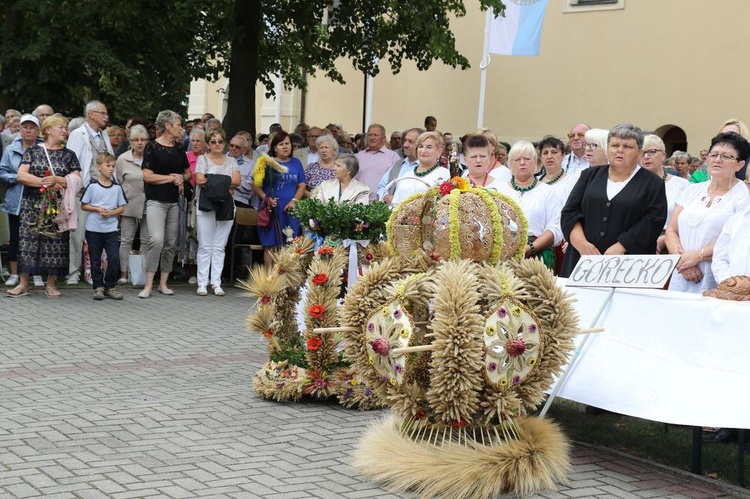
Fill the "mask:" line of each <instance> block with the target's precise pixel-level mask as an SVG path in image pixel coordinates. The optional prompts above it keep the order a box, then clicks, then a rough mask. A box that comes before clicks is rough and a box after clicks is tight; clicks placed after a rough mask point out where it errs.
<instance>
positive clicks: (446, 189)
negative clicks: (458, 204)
mask: <svg viewBox="0 0 750 499" xmlns="http://www.w3.org/2000/svg"><path fill="white" fill-rule="evenodd" d="M455 188H456V186H455V185H453V183H451V182H443V183H442V184H440V195H441V196H445V195H447V194H450V192H451V191H452V190H453V189H455Z"/></svg>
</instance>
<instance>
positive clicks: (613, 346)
mask: <svg viewBox="0 0 750 499" xmlns="http://www.w3.org/2000/svg"><path fill="white" fill-rule="evenodd" d="M566 281H567V280H566V279H559V280H558V282H559V284H561V285H562V286H563V287H565V289H566V290H567V291H568V292H570V293H571V294H572V295H574V297H575V298H576V300H577V301H576V303H575V308H576V310H577V311H578V313H579V315H580V319H581V321H580V327H581V328H587V327H590V326H591V321H592V320H593V319H594V317H595V315H596V313H597V312H598V310H599V309H600V307H601V305H602V303H603V302H604V301H606V300H607V297H608V295H609V291H610V290H609V288H581V287H572V286H565V282H566ZM597 326H598V327H603V328H605V331H604V332H601V333H592V334H591V337H590V338H589V339H588V341H587V342H586V344H585V345H584V347H583V349H582V350H581V353H580V356H579V357H578V359H577V361H576V362H575V363H574V366H573V368H572V370H571V372H570V374H569V375H568V377H567V379H566V381H565V383H564V385H563V387H562V390H561V391H560V392H559V394H558V396H560V397H563V398H566V399H569V400H573V401H576V402H580V403H583V404H588V405H592V406H596V407H600V408H602V409H607V410H609V411H612V412H616V413H619V414H626V415H628V416H635V417H639V418H644V419H649V420H652V421H660V422H664V423H672V424H680V425H690V426H714V427H724V428H750V411H748V402H747V400H746V399H745V392H746V390H747V388H748V387H750V362H748V359H749V358H750V302H735V301H726V300H718V299H715V298H706V297H703V296H701V295H695V294H688V293H680V292H676V291H663V290H644V289H622V288H621V289H617V290H616V291H615V292H614V295H613V296H612V299H611V301H610V303H609V304H608V305H607V306H606V308H605V309H604V312H603V314H602V316H601V317H600V319H599V321H598V323H597ZM582 342H583V335H579V336H578V337H577V338H576V345H577V347H580V345H581V344H582Z"/></svg>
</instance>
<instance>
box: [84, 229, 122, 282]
mask: <svg viewBox="0 0 750 499" xmlns="http://www.w3.org/2000/svg"><path fill="white" fill-rule="evenodd" d="M86 242H87V243H88V245H89V258H91V278H92V279H93V280H94V289H97V288H104V289H112V288H114V287H115V285H116V284H117V275H118V272H119V270H120V256H119V255H120V243H119V242H118V241H117V231H114V232H91V231H90V230H87V231H86ZM102 250H103V251H106V252H107V271H106V272H105V273H103V272H102Z"/></svg>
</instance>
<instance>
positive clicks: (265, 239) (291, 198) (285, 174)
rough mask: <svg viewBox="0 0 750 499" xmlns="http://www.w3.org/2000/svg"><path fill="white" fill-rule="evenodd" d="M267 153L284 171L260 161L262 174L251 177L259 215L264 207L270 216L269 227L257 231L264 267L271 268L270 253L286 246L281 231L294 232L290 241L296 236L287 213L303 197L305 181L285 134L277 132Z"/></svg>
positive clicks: (294, 223) (296, 224) (295, 223)
mask: <svg viewBox="0 0 750 499" xmlns="http://www.w3.org/2000/svg"><path fill="white" fill-rule="evenodd" d="M268 151H269V154H270V155H271V156H272V157H273V158H274V159H275V160H276V161H277V162H278V163H279V165H281V166H282V167H283V168H282V169H281V170H286V171H278V170H279V169H277V168H273V167H272V166H271V165H269V164H266V162H260V160H259V162H260V164H261V165H263V164H266V167H265V169H264V170H263V172H262V173H260V172H257V171H255V172H254V173H253V175H254V179H253V190H254V191H255V194H257V195H258V198H260V200H261V205H260V207H259V208H260V209H259V211H261V210H263V208H262V207H263V205H266V206H268V207H269V208H270V209H271V211H272V215H273V216H272V217H271V223H270V226H269V227H267V228H263V227H262V226H260V225H259V227H258V235H259V236H260V243H261V244H262V245H263V260H264V262H265V265H266V267H269V268H270V267H271V265H272V259H271V250H273V249H274V248H276V247H279V246H283V245H284V244H285V243H286V236H284V234H283V233H282V231H283V230H284V229H285V228H286V227H287V226H288V227H290V228H291V229H292V231H293V236H292V237H296V236H297V235H299V232H300V229H299V221H298V220H297V219H296V218H295V217H293V216H292V215H291V213H289V211H290V210H291V209H292V208H294V202H295V201H297V200H299V199H302V198H303V197H304V195H305V186H306V182H307V178H306V177H305V169H304V168H303V167H302V163H300V161H299V160H298V159H297V158H293V157H292V141H291V139H290V138H289V134H288V133H286V132H284V131H280V132H277V133H276V135H274V136H273V140H271V144H270V145H269V148H268ZM261 218H262V216H261Z"/></svg>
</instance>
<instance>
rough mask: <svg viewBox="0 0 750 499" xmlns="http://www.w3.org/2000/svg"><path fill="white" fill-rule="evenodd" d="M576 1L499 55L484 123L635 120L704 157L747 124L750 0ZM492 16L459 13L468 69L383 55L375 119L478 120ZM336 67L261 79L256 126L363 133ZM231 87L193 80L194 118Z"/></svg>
mask: <svg viewBox="0 0 750 499" xmlns="http://www.w3.org/2000/svg"><path fill="white" fill-rule="evenodd" d="M508 1H511V0H508ZM584 1H585V0H584ZM579 2H582V0H548V5H547V11H546V17H545V21H544V26H543V30H542V37H541V47H540V52H541V53H540V55H539V56H537V57H511V56H499V55H492V56H491V63H490V64H489V66H488V68H487V87H486V88H487V89H486V97H485V99H486V102H485V106H484V121H483V124H484V126H487V127H489V128H491V129H493V130H495V131H496V132H497V133H498V135H499V136H500V137H501V139H502V140H506V141H508V142H511V143H513V142H514V141H516V140H519V139H528V140H538V139H539V138H541V137H542V136H544V135H546V134H552V135H556V136H559V137H563V136H565V135H566V134H567V132H568V130H569V129H570V127H571V125H573V124H575V123H579V122H583V123H587V124H589V125H590V126H592V127H598V128H610V127H612V126H613V125H615V124H617V123H621V122H630V123H634V124H637V125H638V126H640V127H642V128H643V129H647V130H655V131H657V133H658V134H659V135H660V136H662V137H664V138H665V139H666V140H665V142H667V143H668V147H669V148H670V149H671V148H679V149H681V150H684V149H685V148H687V150H688V151H689V152H690V153H692V154H693V155H697V154H698V152H699V150H700V149H701V148H703V147H705V146H707V145H708V143H709V141H710V139H711V137H713V135H714V134H715V133H716V131H717V129H718V127H719V125H720V124H721V122H723V121H724V120H726V119H729V118H739V119H740V120H743V121H745V122H750V91H748V80H749V79H750V70H749V69H748V67H747V58H746V53H747V49H748V47H750V29H748V26H747V23H748V20H750V1H748V0H712V1H701V2H699V1H697V0H615V1H614V3H609V4H605V5H603V6H599V7H589V6H584V5H576V4H577V3H579ZM602 9H604V10H602ZM484 24H485V15H484V13H482V12H481V11H480V10H479V4H478V2H476V1H475V0H468V1H467V14H466V16H465V17H463V18H461V19H456V20H454V21H453V23H452V29H453V31H454V33H455V37H456V43H457V48H458V49H459V51H461V53H463V54H464V55H465V56H466V57H467V58H468V59H469V61H470V63H471V65H472V67H471V69H469V70H466V71H461V70H458V69H452V68H449V67H447V66H444V65H442V64H441V63H436V64H434V65H433V66H432V68H430V70H428V71H424V72H420V71H417V70H416V67H415V66H414V64H411V63H408V62H407V63H405V64H404V65H403V68H402V70H401V72H400V73H399V74H396V75H393V74H391V71H390V67H389V65H388V64H387V62H385V61H383V62H381V64H380V70H381V72H380V74H379V75H378V76H377V77H375V78H374V79H373V86H372V119H371V121H372V122H375V123H381V124H383V125H384V126H385V127H386V129H387V131H388V133H390V132H391V131H392V130H395V129H404V128H409V127H413V126H422V124H423V120H424V117H425V116H426V115H434V116H436V117H437V119H438V129H439V130H441V131H443V132H448V131H449V132H452V133H453V134H454V135H460V134H463V133H465V132H468V131H471V130H474V129H475V128H476V125H477V115H478V110H479V108H478V106H479V93H480V92H479V88H480V78H481V71H480V69H479V67H480V62H481V59H482V49H483V36H484ZM339 69H340V71H341V72H342V74H343V75H344V77H345V79H346V81H347V83H346V84H345V85H341V84H338V83H334V82H331V81H329V80H326V79H325V78H324V77H322V76H320V77H311V78H309V79H308V81H309V85H308V90H307V93H306V94H305V95H304V96H303V95H302V92H301V91H300V90H298V89H293V90H284V91H283V92H281V97H280V99H279V101H275V100H269V99H264V98H263V93H264V91H263V90H264V89H262V88H258V89H257V92H258V98H259V102H262V105H261V106H259V107H260V108H259V109H258V112H257V116H256V123H257V128H258V130H259V131H265V130H267V129H268V126H269V125H270V124H271V123H273V122H275V121H279V122H280V123H282V125H284V127H285V129H290V130H291V129H293V127H294V126H295V125H296V124H297V123H298V122H299V121H300V120H304V121H305V122H307V123H308V124H311V125H312V124H315V125H319V126H325V125H326V124H328V123H331V122H334V123H340V124H342V126H343V127H344V129H345V130H347V131H348V132H350V133H356V132H359V131H361V130H362V127H363V121H364V118H363V115H364V100H365V98H364V95H365V91H364V81H365V79H364V77H363V75H362V74H361V73H358V72H356V71H355V70H354V69H353V68H352V67H351V64H349V62H348V61H346V60H342V61H340V65H339ZM227 91H231V89H229V90H227V88H226V81H219V82H216V83H209V82H205V81H196V82H194V83H193V85H192V87H191V96H190V105H189V113H190V116H191V117H198V116H200V115H201V114H202V113H203V112H206V111H209V112H213V113H214V114H216V115H217V116H219V115H223V113H224V112H225V111H226V99H225V95H226V92H227Z"/></svg>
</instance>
